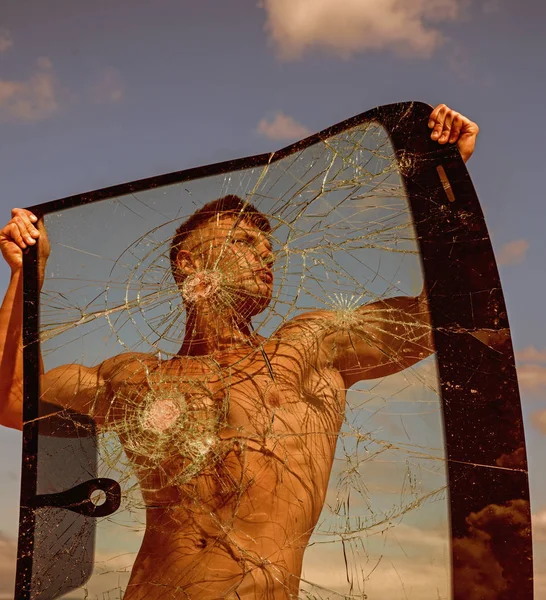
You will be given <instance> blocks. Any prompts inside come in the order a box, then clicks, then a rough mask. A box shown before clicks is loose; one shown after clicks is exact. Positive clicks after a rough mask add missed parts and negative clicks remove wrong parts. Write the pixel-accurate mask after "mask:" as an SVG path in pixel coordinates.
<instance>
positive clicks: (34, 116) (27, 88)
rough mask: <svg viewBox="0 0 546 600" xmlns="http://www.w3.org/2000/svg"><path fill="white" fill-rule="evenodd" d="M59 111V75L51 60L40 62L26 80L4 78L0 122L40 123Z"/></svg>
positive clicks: (0, 82)
mask: <svg viewBox="0 0 546 600" xmlns="http://www.w3.org/2000/svg"><path fill="white" fill-rule="evenodd" d="M57 109H58V102H57V92H56V88H55V74H54V70H53V65H52V63H51V61H50V60H49V59H48V58H40V59H38V61H37V63H36V70H35V72H34V73H33V74H32V75H31V76H30V77H29V78H28V79H26V80H8V79H0V121H4V122H5V121H15V122H25V121H26V122H29V121H39V120H41V119H46V118H48V117H50V116H52V115H53V114H55V112H56V111H57Z"/></svg>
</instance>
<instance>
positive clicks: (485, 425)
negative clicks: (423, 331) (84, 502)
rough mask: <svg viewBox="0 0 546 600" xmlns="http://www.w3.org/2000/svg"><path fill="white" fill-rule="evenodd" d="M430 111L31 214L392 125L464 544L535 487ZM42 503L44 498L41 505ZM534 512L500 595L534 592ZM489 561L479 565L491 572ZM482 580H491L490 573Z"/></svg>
mask: <svg viewBox="0 0 546 600" xmlns="http://www.w3.org/2000/svg"><path fill="white" fill-rule="evenodd" d="M430 112H431V107H430V106H429V105H427V104H424V103H420V102H405V103H397V104H390V105H387V106H381V107H377V108H374V109H372V110H370V111H367V112H364V113H362V114H360V115H357V116H355V117H353V118H351V119H348V120H345V121H343V122H341V123H339V124H337V125H334V126H332V127H329V128H327V129H325V130H323V131H321V132H320V133H317V134H315V135H312V136H310V137H308V138H306V139H304V140H302V141H299V142H297V143H295V144H292V145H290V146H288V147H286V148H283V149H282V150H280V151H277V152H273V153H267V154H260V155H257V156H251V157H247V158H242V159H237V160H231V161H226V162H222V163H217V164H213V165H206V166H203V167H199V168H194V169H188V170H184V171H177V172H174V173H169V174H165V175H160V176H157V177H151V178H147V179H141V180H138V181H135V182H131V183H124V184H121V185H115V186H112V187H107V188H104V189H100V190H96V191H92V192H88V193H85V194H79V195H75V196H70V197H67V198H62V199H60V200H54V201H52V202H47V203H45V204H40V205H36V206H31V207H29V210H31V211H32V212H34V213H35V214H36V215H37V216H43V215H46V214H48V213H51V212H56V211H60V210H63V209H66V208H70V207H74V206H81V205H83V204H88V203H92V202H98V201H100V200H105V199H109V198H114V197H118V196H122V195H125V194H131V193H133V194H134V193H138V192H142V191H145V190H150V189H153V188H159V187H163V186H166V185H170V184H175V183H181V182H184V181H189V180H192V179H197V178H202V177H207V176H212V175H219V174H223V173H228V172H230V171H240V170H243V169H248V168H252V167H259V166H264V165H266V164H269V163H272V162H277V161H279V160H281V159H282V158H285V157H287V156H289V155H292V154H294V153H296V152H299V151H302V150H304V149H305V148H307V147H309V146H311V145H313V144H316V143H317V142H320V141H321V140H324V139H327V138H330V137H332V136H335V135H337V134H339V133H342V132H344V131H346V130H348V129H350V128H352V127H355V126H358V125H362V124H364V123H366V122H376V123H378V124H380V125H381V126H382V127H384V129H385V130H386V131H387V133H388V135H389V137H390V140H391V142H392V144H393V147H394V149H395V155H396V157H397V160H398V162H399V165H400V167H401V168H400V171H401V175H402V177H403V180H404V184H405V187H406V192H407V197H408V202H409V205H410V207H411V211H412V215H413V219H414V225H415V228H416V232H417V237H418V241H419V245H420V249H421V257H422V264H423V271H424V279H425V286H426V287H427V293H428V300H429V307H430V313H431V320H432V324H433V328H434V343H435V347H436V352H437V357H438V366H439V367H438V368H439V375H440V380H441V397H442V406H443V416H444V428H445V444H446V456H447V461H448V481H449V494H448V495H449V505H450V514H451V529H452V538H453V539H461V538H464V537H465V536H466V535H468V523H467V518H468V517H469V515H471V513H476V512H479V511H482V510H484V509H487V507H490V506H491V505H503V504H505V503H507V502H510V501H512V500H523V501H525V502H526V503H527V504H526V506H527V507H528V501H529V489H528V478H527V463H526V459H525V441H524V434H523V421H522V414H521V404H520V398H519V392H518V385H517V376H516V368H515V362H514V355H513V349H512V344H511V339H510V333H509V326H508V318H507V314H506V308H505V304H504V299H503V295H502V289H501V284H500V279H499V274H498V270H497V266H496V263H495V259H494V255H493V250H492V247H491V243H490V240H489V235H488V232H487V228H486V225H485V221H484V218H483V213H482V211H481V208H480V204H479V201H478V198H477V196H476V193H475V190H474V187H473V185H472V182H471V179H470V176H469V174H468V171H467V170H466V167H465V165H464V163H463V161H462V159H461V157H460V154H459V152H458V150H457V148H456V147H455V146H453V145H444V146H440V145H438V144H437V143H435V142H433V141H432V140H431V139H430V130H429V129H428V127H427V121H428V116H429V114H430ZM412 157H417V158H416V159H415V160H413V159H412ZM23 268H24V274H25V277H24V290H23V298H24V317H23V322H24V326H23V340H24V410H23V418H24V429H23V474H22V484H21V516H20V529H19V546H18V566H17V582H16V597H17V598H18V599H19V600H25V599H30V584H31V577H32V550H33V536H34V512H33V511H34V507H36V498H37V496H36V477H37V470H36V466H37V460H36V453H37V435H38V430H37V423H36V418H37V417H38V394H39V377H38V373H39V369H38V365H39V358H40V348H39V341H38V332H39V311H40V305H39V290H38V286H37V249H36V247H30V248H28V249H27V250H26V251H25V253H24V263H23ZM479 332H482V333H481V334H480V333H479ZM484 332H485V333H484ZM484 336H485V338H490V341H488V339H485V338H484ZM491 340H492V341H491ZM499 340H500V341H499ZM511 455H512V456H516V455H517V456H518V461H519V462H518V463H517V464H516V465H515V466H514V465H512V467H511V468H504V467H503V466H502V464H500V463H502V460H501V459H502V457H503V456H504V457H506V456H511ZM499 461H500V463H499ZM43 502H44V500H43V497H42V506H43ZM57 502H58V499H57ZM56 506H59V504H58V503H57V504H56ZM526 511H527V512H526V514H527V517H528V519H529V528H528V529H529V535H528V536H527V537H526V540H525V543H524V544H523V546H521V547H520V548H519V549H518V552H519V555H518V557H517V563H518V574H517V577H514V576H510V577H507V578H506V582H505V584H506V585H507V586H508V587H507V588H505V589H502V590H501V589H499V590H498V596H497V597H498V598H499V599H504V598H511V599H516V598H517V599H522V600H523V599H529V598H532V595H533V581H532V575H533V571H532V543H531V533H530V514H529V511H528V508H527V509H526ZM524 512H525V511H524ZM97 516H98V515H97ZM455 547H456V545H454V544H452V548H453V549H454V552H453V553H452V559H453V565H454V568H453V577H452V580H453V581H452V593H453V597H454V598H455V599H459V598H461V599H462V598H463V597H464V594H465V592H464V589H467V587H468V582H466V583H465V581H464V580H465V574H466V572H467V571H466V570H465V567H464V565H463V566H460V560H459V559H460V558H461V557H458V556H457V555H456V554H457V551H456V549H455ZM486 562H487V561H484V562H483V564H482V565H480V567H479V568H482V569H487V565H486ZM483 575H484V576H485V577H486V578H487V573H486V572H484V573H483Z"/></svg>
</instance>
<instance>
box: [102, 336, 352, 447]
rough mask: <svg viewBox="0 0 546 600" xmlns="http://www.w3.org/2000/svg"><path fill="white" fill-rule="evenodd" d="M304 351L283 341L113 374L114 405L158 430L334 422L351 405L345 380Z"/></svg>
mask: <svg viewBox="0 0 546 600" xmlns="http://www.w3.org/2000/svg"><path fill="white" fill-rule="evenodd" d="M299 358H300V357H299V356H298V352H297V351H294V350H293V348H291V347H286V346H284V347H283V346H282V345H276V346H275V347H273V348H267V347H265V348H264V350H263V351H261V350H258V351H254V352H253V353H252V355H251V356H242V357H237V356H233V355H231V356H222V355H220V356H218V357H217V358H215V359H214V360H213V359H211V358H210V357H207V358H198V357H192V358H191V359H190V358H184V359H177V360H172V361H165V362H163V363H159V364H158V365H157V366H155V367H154V368H152V369H145V370H140V371H138V372H135V373H133V374H131V373H120V374H117V375H116V377H115V378H114V379H113V380H112V381H111V387H112V391H113V402H112V413H113V414H115V417H116V421H119V420H120V419H121V420H122V421H123V420H125V421H127V422H131V423H132V424H133V427H134V426H137V427H138V428H139V429H143V430H148V431H149V432H152V433H153V432H155V433H157V434H162V433H164V432H165V433H166V432H167V431H169V430H170V429H172V428H173V427H176V428H177V429H178V430H181V429H185V428H188V427H190V428H192V429H193V428H195V427H197V429H198V430H207V431H212V430H214V431H216V432H223V433H224V434H225V435H236V436H259V437H264V436H275V435H277V434H278V435H282V434H288V433H300V432H303V433H307V434H310V433H312V432H313V431H317V432H319V431H321V430H324V428H328V429H330V430H331V429H332V426H335V423H336V422H337V421H338V420H339V418H340V417H342V413H343V409H344V392H343V384H342V380H341V378H340V377H339V375H338V374H337V373H335V372H332V371H331V370H326V369H318V368H316V367H315V368H313V365H308V364H305V363H303V364H302V363H301V362H300V360H299Z"/></svg>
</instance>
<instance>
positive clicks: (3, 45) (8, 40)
mask: <svg viewBox="0 0 546 600" xmlns="http://www.w3.org/2000/svg"><path fill="white" fill-rule="evenodd" d="M12 46H13V38H12V37H11V33H10V32H9V31H8V30H7V29H2V28H0V54H2V53H3V52H7V51H8V50H9V49H10V48H11V47H12Z"/></svg>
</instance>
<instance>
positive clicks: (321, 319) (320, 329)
mask: <svg viewBox="0 0 546 600" xmlns="http://www.w3.org/2000/svg"><path fill="white" fill-rule="evenodd" d="M332 316H333V315H332V312H331V311H329V310H313V311H308V312H303V313H300V314H298V315H295V316H294V317H292V318H291V319H289V320H287V321H286V322H285V323H283V324H282V325H281V326H280V327H279V328H278V329H277V331H276V333H275V335H274V337H276V338H277V339H286V338H293V337H294V336H297V337H301V336H304V337H309V336H310V337H312V338H316V337H317V336H318V337H320V336H322V335H324V334H325V333H328V331H329V329H330V326H332V325H333V324H334V323H333V319H332Z"/></svg>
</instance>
